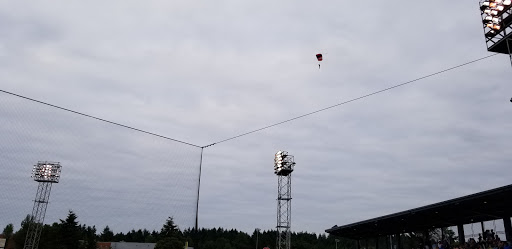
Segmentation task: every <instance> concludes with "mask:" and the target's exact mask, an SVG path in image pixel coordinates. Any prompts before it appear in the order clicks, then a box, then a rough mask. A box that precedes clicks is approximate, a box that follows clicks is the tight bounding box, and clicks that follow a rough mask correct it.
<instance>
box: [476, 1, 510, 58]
mask: <svg viewBox="0 0 512 249" xmlns="http://www.w3.org/2000/svg"><path fill="white" fill-rule="evenodd" d="M479 7H480V12H481V16H482V23H483V29H484V34H485V43H486V45H487V51H489V52H494V53H502V54H508V55H509V57H510V62H511V64H512V0H485V1H480V6H479Z"/></svg>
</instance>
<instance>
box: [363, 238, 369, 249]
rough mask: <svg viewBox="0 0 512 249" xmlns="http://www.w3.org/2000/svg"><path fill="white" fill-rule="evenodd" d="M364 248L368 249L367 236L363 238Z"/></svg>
mask: <svg viewBox="0 0 512 249" xmlns="http://www.w3.org/2000/svg"><path fill="white" fill-rule="evenodd" d="M364 249H368V238H366V239H364Z"/></svg>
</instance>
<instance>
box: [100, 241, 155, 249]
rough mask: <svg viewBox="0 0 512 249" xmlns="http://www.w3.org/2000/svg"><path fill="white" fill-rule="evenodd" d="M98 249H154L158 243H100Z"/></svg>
mask: <svg viewBox="0 0 512 249" xmlns="http://www.w3.org/2000/svg"><path fill="white" fill-rule="evenodd" d="M96 245H97V248H98V249H111V248H112V249H154V248H155V245H156V243H137V242H98V243H97V244H96Z"/></svg>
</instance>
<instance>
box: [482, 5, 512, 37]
mask: <svg viewBox="0 0 512 249" xmlns="http://www.w3.org/2000/svg"><path fill="white" fill-rule="evenodd" d="M511 4H512V0H486V1H484V2H482V4H481V6H480V10H482V11H483V13H485V14H486V16H485V17H484V19H483V23H484V26H485V27H487V28H490V29H491V31H490V34H495V33H496V31H499V30H500V29H501V25H500V23H501V18H500V16H499V15H500V14H501V12H502V11H503V10H504V9H505V8H507V7H508V6H510V5H511Z"/></svg>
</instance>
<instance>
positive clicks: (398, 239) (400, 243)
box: [396, 233, 402, 249]
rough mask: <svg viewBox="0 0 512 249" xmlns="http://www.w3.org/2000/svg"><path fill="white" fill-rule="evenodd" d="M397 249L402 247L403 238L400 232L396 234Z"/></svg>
mask: <svg viewBox="0 0 512 249" xmlns="http://www.w3.org/2000/svg"><path fill="white" fill-rule="evenodd" d="M396 249H402V239H401V238H400V234H399V233H398V234H396Z"/></svg>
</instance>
